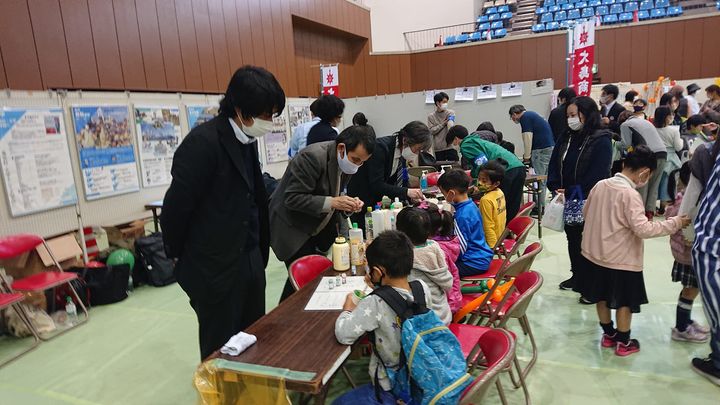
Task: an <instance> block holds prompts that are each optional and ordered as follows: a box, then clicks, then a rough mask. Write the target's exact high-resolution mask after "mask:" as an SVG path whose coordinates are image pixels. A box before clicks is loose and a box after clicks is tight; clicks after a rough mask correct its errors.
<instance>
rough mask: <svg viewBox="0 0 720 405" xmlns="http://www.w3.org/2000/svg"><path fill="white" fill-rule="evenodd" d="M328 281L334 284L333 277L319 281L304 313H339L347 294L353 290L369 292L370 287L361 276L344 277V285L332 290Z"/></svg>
mask: <svg viewBox="0 0 720 405" xmlns="http://www.w3.org/2000/svg"><path fill="white" fill-rule="evenodd" d="M330 280H332V281H333V283H334V282H335V277H323V278H322V280H320V284H319V285H318V286H317V288H316V289H315V293H314V294H313V295H312V297H310V301H308V303H307V305H305V310H306V311H339V310H341V309H342V308H343V305H344V304H345V298H346V297H347V295H348V294H350V293H352V292H353V291H355V290H360V291H364V292H369V291H370V287H369V286H368V285H367V284H366V283H365V277H362V276H350V277H346V282H345V284H340V285H339V286H335V287H333V288H332V289H330Z"/></svg>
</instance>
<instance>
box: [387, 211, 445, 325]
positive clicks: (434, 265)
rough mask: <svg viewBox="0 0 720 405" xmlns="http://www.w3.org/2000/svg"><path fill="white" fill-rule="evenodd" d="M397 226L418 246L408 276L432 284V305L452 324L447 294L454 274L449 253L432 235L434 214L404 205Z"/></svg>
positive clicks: (438, 313)
mask: <svg viewBox="0 0 720 405" xmlns="http://www.w3.org/2000/svg"><path fill="white" fill-rule="evenodd" d="M396 225H397V230H398V231H400V232H402V233H404V234H405V235H407V236H408V238H410V242H412V243H413V245H414V246H415V251H414V253H413V257H414V259H413V269H412V271H411V272H410V277H408V279H409V280H410V281H412V280H422V281H424V282H425V284H427V286H428V287H429V288H430V298H431V299H430V302H431V304H430V309H432V310H433V311H435V314H436V315H437V316H438V318H440V320H441V321H442V322H443V323H444V324H445V325H449V324H450V321H451V320H452V313H451V312H450V306H449V305H448V300H447V294H448V293H449V292H450V291H452V287H453V277H452V274H450V272H449V271H448V267H447V264H446V263H445V253H443V251H442V248H440V245H439V244H437V243H436V242H435V241H434V240H428V238H429V237H430V215H428V213H427V212H426V211H425V210H422V209H420V208H414V207H406V208H403V210H402V211H400V213H398V215H397V221H396Z"/></svg>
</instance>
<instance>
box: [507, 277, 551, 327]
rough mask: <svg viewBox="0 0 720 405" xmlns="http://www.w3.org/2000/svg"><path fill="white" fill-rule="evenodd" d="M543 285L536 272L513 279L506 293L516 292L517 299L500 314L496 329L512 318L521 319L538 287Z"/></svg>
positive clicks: (541, 278)
mask: <svg viewBox="0 0 720 405" xmlns="http://www.w3.org/2000/svg"><path fill="white" fill-rule="evenodd" d="M542 285H543V277H542V275H541V274H540V273H538V272H536V271H532V270H530V271H526V272H525V273H522V274H520V275H518V276H517V277H515V282H514V283H513V286H512V287H511V289H510V291H508V293H511V292H512V291H513V290H515V291H517V292H518V296H517V298H515V300H514V302H513V303H512V304H511V305H510V307H509V308H508V309H507V310H506V311H505V313H504V314H502V317H501V319H500V322H499V323H498V327H500V328H502V327H505V325H506V324H507V322H508V320H510V319H513V318H522V317H523V316H525V313H526V312H527V309H528V306H530V301H531V300H532V297H533V296H534V295H535V293H536V292H538V290H540V287H542Z"/></svg>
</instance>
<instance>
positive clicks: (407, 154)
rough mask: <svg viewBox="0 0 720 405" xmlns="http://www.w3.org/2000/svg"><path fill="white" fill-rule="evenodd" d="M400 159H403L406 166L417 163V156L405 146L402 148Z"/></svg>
mask: <svg viewBox="0 0 720 405" xmlns="http://www.w3.org/2000/svg"><path fill="white" fill-rule="evenodd" d="M402 157H403V159H405V161H406V162H407V163H408V165H413V164H415V163H417V158H418V155H417V153H415V152H413V151H412V149H410V147H409V146H406V147H404V148H403V150H402Z"/></svg>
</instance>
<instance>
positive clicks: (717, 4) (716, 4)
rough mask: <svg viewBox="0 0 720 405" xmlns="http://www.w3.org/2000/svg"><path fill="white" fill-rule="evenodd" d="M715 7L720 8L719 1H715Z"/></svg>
mask: <svg viewBox="0 0 720 405" xmlns="http://www.w3.org/2000/svg"><path fill="white" fill-rule="evenodd" d="M715 8H716V9H718V10H720V1H716V2H715Z"/></svg>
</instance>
